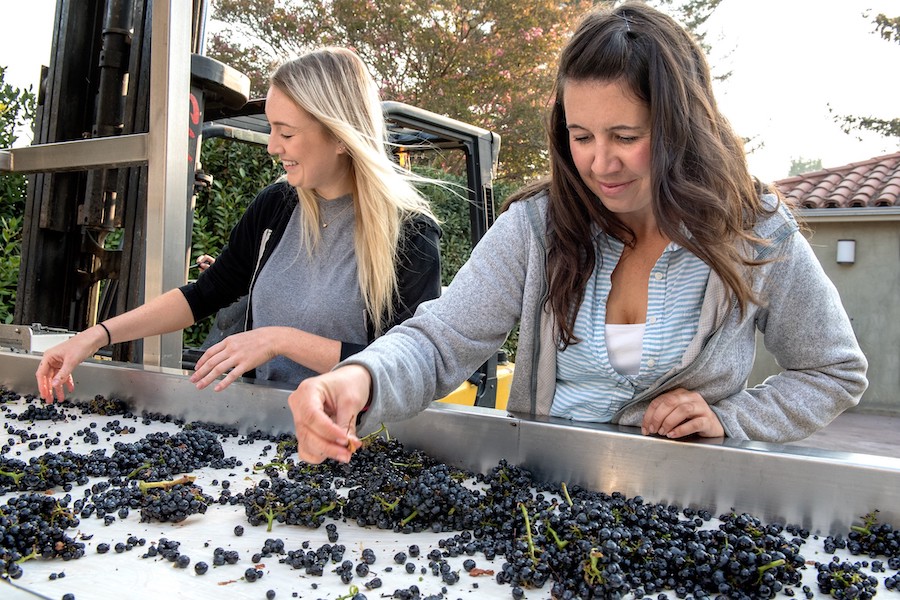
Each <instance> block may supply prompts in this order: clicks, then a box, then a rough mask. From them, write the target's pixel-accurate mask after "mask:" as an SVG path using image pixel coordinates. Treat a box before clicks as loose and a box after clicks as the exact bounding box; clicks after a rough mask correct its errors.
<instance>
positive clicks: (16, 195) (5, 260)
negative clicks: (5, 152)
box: [0, 66, 36, 323]
mask: <svg viewBox="0 0 900 600" xmlns="http://www.w3.org/2000/svg"><path fill="white" fill-rule="evenodd" d="M5 80H6V67H3V66H0V148H11V147H12V146H13V144H15V142H16V140H18V135H17V133H16V131H17V130H19V129H20V128H21V127H25V126H28V125H30V124H31V122H32V120H33V118H34V110H35V102H36V99H35V96H34V94H33V93H32V92H31V88H29V89H26V90H22V89H19V88H14V87H12V86H11V85H9V84H8V83H6V82H5ZM26 191H27V190H26V180H25V176H24V175H22V174H18V173H6V174H0V321H2V322H4V323H10V322H11V321H12V316H13V309H14V307H15V301H16V286H17V284H18V279H19V259H20V254H21V246H22V215H23V214H24V212H25V193H26Z"/></svg>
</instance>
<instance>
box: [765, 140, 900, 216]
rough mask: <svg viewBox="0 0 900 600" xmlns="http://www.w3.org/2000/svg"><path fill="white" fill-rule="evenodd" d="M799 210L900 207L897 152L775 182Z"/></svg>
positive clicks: (899, 169) (899, 162)
mask: <svg viewBox="0 0 900 600" xmlns="http://www.w3.org/2000/svg"><path fill="white" fill-rule="evenodd" d="M775 185H776V186H777V187H778V189H779V190H781V193H782V194H784V196H785V198H787V200H788V201H790V202H792V203H794V204H795V205H797V206H800V207H802V208H855V207H865V206H900V152H896V153H894V154H887V155H885V156H876V157H875V158H871V159H869V160H865V161H862V162H856V163H850V164H849V165H844V166H842V167H834V168H828V169H822V170H821V171H813V172H810V173H803V174H801V175H795V176H794V177H788V178H787V179H781V180H779V181H776V182H775Z"/></svg>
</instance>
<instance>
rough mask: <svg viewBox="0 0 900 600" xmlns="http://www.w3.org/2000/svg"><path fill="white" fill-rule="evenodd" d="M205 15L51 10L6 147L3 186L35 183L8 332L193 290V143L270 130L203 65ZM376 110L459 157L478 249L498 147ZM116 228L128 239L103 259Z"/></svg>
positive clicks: (449, 127)
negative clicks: (28, 121)
mask: <svg viewBox="0 0 900 600" xmlns="http://www.w3.org/2000/svg"><path fill="white" fill-rule="evenodd" d="M206 14H207V0H193V2H190V3H185V2H173V1H172V0H153V1H152V2H151V1H150V0H57V8H56V15H55V22H54V29H53V40H52V52H51V57H50V65H49V67H47V68H45V69H44V71H43V73H42V80H41V84H40V86H39V87H40V89H39V98H38V112H37V116H36V119H35V142H34V143H33V144H32V145H31V146H28V147H22V148H9V149H0V176H2V174H3V173H4V172H11V173H22V174H28V175H29V178H28V188H29V192H28V199H27V202H26V210H25V215H24V226H23V236H22V237H23V240H22V268H21V270H20V274H19V286H18V290H17V301H16V310H15V315H14V321H15V322H16V323H25V324H41V325H42V326H45V327H51V328H63V329H68V330H76V331H77V330H80V329H82V328H85V327H89V326H91V325H93V324H94V323H95V322H97V321H98V320H100V319H102V318H106V317H108V316H111V315H114V314H119V313H121V312H124V311H125V310H128V309H130V308H134V307H135V306H137V305H140V304H142V303H143V302H144V301H146V300H147V299H149V298H153V297H155V296H158V295H160V294H162V293H164V292H165V291H166V290H168V289H172V288H174V287H178V286H179V285H182V284H183V283H184V282H185V281H186V279H187V270H188V264H187V260H188V257H189V248H190V230H191V215H192V199H193V193H194V183H195V178H196V177H197V176H198V174H197V169H196V165H197V162H198V161H199V153H200V142H201V140H202V138H203V137H204V136H206V137H215V136H230V137H234V138H235V139H241V140H243V141H253V142H255V143H260V141H261V140H262V139H263V136H264V135H266V132H264V131H260V130H259V129H260V127H263V128H265V127H267V125H263V124H262V123H264V118H262V119H261V113H262V111H261V110H260V109H259V108H260V107H259V105H254V104H253V103H248V99H249V80H248V79H247V78H246V76H244V75H243V74H241V73H239V72H237V71H235V70H234V69H232V68H230V67H228V66H227V65H223V64H221V63H219V62H218V61H215V60H213V59H210V58H207V57H205V56H203V55H202V54H201V52H202V45H203V43H202V42H203V38H204V29H205V22H206ZM188 55H189V56H190V57H191V60H190V61H189V65H190V67H189V68H188V67H187V65H188V62H187V61H185V60H184V57H185V56H188ZM86 57H87V59H86ZM126 85H127V88H128V92H127V94H124V93H123V90H124V88H125V87H126ZM185 99H189V100H190V102H186V101H185ZM384 110H385V116H386V117H387V119H388V121H389V127H390V129H391V130H392V133H391V134H392V136H393V137H394V138H395V139H397V140H404V143H409V144H410V147H415V148H416V149H442V150H446V149H455V148H458V149H461V150H462V151H463V152H464V153H465V156H466V171H467V173H466V175H467V182H468V184H467V185H468V196H469V197H468V201H469V202H468V204H469V211H470V223H471V241H472V244H473V246H474V244H475V243H477V242H478V240H480V239H481V237H482V236H483V235H484V233H485V232H486V231H487V228H488V227H490V225H491V224H492V223H493V219H494V206H493V187H492V181H493V175H494V172H495V169H496V166H497V160H498V155H499V149H500V137H499V136H498V135H497V134H495V133H492V132H489V131H486V130H483V129H480V128H477V127H474V126H472V125H468V124H466V123H462V122H459V121H455V120H453V119H449V118H447V117H444V116H441V115H437V114H435V113H430V112H428V111H426V110H423V109H419V108H416V107H411V106H407V105H404V104H401V103H395V102H386V103H384ZM217 111H218V112H217ZM254 111H255V112H254ZM242 120H243V121H242ZM186 124H187V125H188V126H187V127H185V125H186ZM186 158H187V160H185V159H186ZM116 228H119V229H122V231H124V232H125V234H126V237H127V243H126V245H125V246H124V247H123V248H122V249H120V250H110V249H107V248H105V247H104V245H103V243H102V239H103V237H104V236H105V235H106V234H107V233H109V232H111V231H113V230H115V229H116ZM101 285H106V288H105V290H104V295H101V294H100V292H99V290H100V287H101ZM110 290H112V291H113V292H115V293H114V294H112V297H114V298H116V300H115V304H114V305H113V303H112V302H111V301H109V296H110V295H109V294H107V293H106V292H109V291H110ZM183 350H184V349H183V347H182V341H181V333H180V332H177V333H173V334H165V335H162V336H154V337H151V338H146V339H145V340H141V341H137V342H131V343H129V344H117V345H116V347H115V349H114V351H113V353H112V358H113V359H114V360H120V361H125V362H138V363H142V364H146V365H151V366H163V367H175V368H178V367H180V366H181V363H182V359H183ZM481 373H482V375H483V376H482V377H479V376H478V375H479V374H478V373H476V374H475V375H474V376H473V381H475V382H478V385H479V399H478V404H479V405H480V406H494V404H495V402H496V359H493V360H492V361H489V363H488V364H486V365H485V366H484V367H483V368H482V369H481Z"/></svg>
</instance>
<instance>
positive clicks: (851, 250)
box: [835, 240, 856, 265]
mask: <svg viewBox="0 0 900 600" xmlns="http://www.w3.org/2000/svg"><path fill="white" fill-rule="evenodd" d="M835 261H836V262H837V264H839V265H852V264H853V263H855V262H856V240H838V241H837V257H836V258H835Z"/></svg>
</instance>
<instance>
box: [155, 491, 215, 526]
mask: <svg viewBox="0 0 900 600" xmlns="http://www.w3.org/2000/svg"><path fill="white" fill-rule="evenodd" d="M151 485H153V484H151ZM143 491H144V498H143V502H142V504H141V522H148V521H159V522H163V523H180V522H181V521H184V520H185V519H187V518H188V517H189V516H191V515H195V514H198V513H199V514H203V513H205V512H206V507H208V506H209V505H210V504H212V503H213V499H212V496H209V495H207V494H204V493H203V489H202V488H200V487H199V486H196V485H193V484H191V483H176V484H174V485H172V486H168V485H166V486H162V487H150V488H147V487H145V488H144V489H143Z"/></svg>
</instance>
